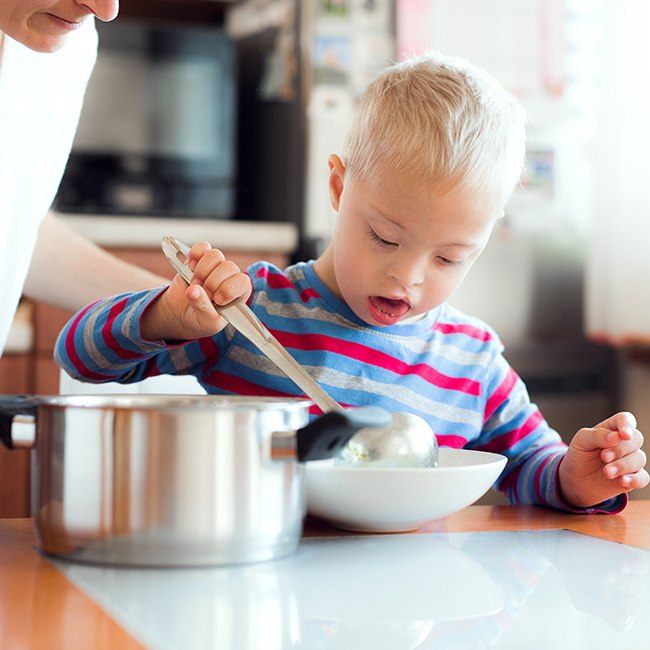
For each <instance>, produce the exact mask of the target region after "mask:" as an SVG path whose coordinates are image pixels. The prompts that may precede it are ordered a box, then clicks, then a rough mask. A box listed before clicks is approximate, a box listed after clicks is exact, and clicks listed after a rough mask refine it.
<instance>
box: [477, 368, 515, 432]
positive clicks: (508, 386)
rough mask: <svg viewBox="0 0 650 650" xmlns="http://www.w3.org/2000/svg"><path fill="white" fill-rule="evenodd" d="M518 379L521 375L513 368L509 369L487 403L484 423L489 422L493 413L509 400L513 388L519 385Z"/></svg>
mask: <svg viewBox="0 0 650 650" xmlns="http://www.w3.org/2000/svg"><path fill="white" fill-rule="evenodd" d="M517 379H519V375H517V373H516V372H515V371H514V370H513V369H512V368H508V372H507V373H506V376H505V377H504V378H503V381H502V382H501V383H500V384H499V386H498V387H497V389H496V390H495V391H494V393H492V395H490V397H489V398H488V400H487V401H486V402H485V413H484V415H483V423H485V422H487V421H488V420H489V419H490V418H491V417H492V415H493V413H494V412H495V411H496V410H497V409H498V408H499V407H500V406H501V405H502V404H503V403H504V402H505V401H506V400H507V399H508V396H509V395H510V392H511V391H512V388H513V386H514V385H515V384H516V383H517Z"/></svg>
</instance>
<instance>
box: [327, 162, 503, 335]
mask: <svg viewBox="0 0 650 650" xmlns="http://www.w3.org/2000/svg"><path fill="white" fill-rule="evenodd" d="M378 178H379V179H380V180H379V181H378V182H374V183H373V182H370V181H368V180H365V179H363V178H359V177H354V176H352V177H346V176H345V168H344V167H343V164H342V162H341V160H340V159H339V158H338V156H332V157H331V158H330V196H331V200H332V205H333V207H334V209H335V210H336V211H337V212H338V223H337V227H336V230H335V233H334V236H333V238H332V242H331V244H330V246H329V248H328V250H327V251H326V252H325V253H324V254H323V256H322V257H321V258H320V259H319V260H318V261H317V262H316V270H317V272H318V273H319V275H320V276H321V279H322V280H323V281H324V282H325V284H326V285H327V286H328V287H329V288H330V289H332V290H333V291H334V292H335V293H336V294H337V295H338V296H339V297H341V298H342V299H343V300H345V302H346V303H347V304H348V306H349V307H350V308H351V309H352V310H353V311H354V313H355V314H356V315H357V316H358V317H359V318H361V319H362V320H363V321H365V322H366V323H368V324H370V325H374V326H382V325H383V326H386V325H393V324H395V323H397V322H400V321H404V320H405V319H410V318H413V317H415V316H418V315H421V314H424V313H426V312H427V311H429V310H431V309H433V308H434V307H437V306H438V305H440V304H442V303H443V302H445V301H446V300H447V299H448V298H449V297H450V296H451V295H452V294H453V293H454V292H455V291H456V289H457V288H458V286H459V285H460V283H461V282H462V280H463V278H464V277H465V274H466V273H467V272H468V271H469V269H470V268H471V266H472V264H473V263H474V262H475V261H476V259H477V258H478V256H479V255H480V253H481V252H482V250H483V248H484V247H485V245H486V243H487V241H488V239H489V237H490V233H491V232H492V228H493V226H494V223H495V220H496V217H498V213H496V211H495V210H494V208H493V207H492V206H487V205H485V202H484V203H483V204H481V202H480V200H477V198H476V197H474V196H470V195H468V194H464V193H462V192H460V191H454V190H452V191H447V190H444V189H442V188H438V189H437V190H436V189H432V188H430V187H427V186H426V185H425V184H423V183H422V182H420V181H418V182H413V181H411V180H409V179H408V178H401V177H399V176H389V175H388V174H383V175H382V174H379V175H378Z"/></svg>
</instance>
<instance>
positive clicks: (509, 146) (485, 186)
mask: <svg viewBox="0 0 650 650" xmlns="http://www.w3.org/2000/svg"><path fill="white" fill-rule="evenodd" d="M524 122H525V117H524V111H523V109H522V107H521V106H520V104H519V103H518V101H517V100H516V99H515V98H514V96H513V95H511V94H510V93H509V92H507V91H506V90H505V89H504V88H503V86H501V84H500V83H499V82H498V81H497V80H496V79H495V78H494V77H492V76H491V75H489V74H488V73H487V72H485V71H483V70H482V69H480V68H478V67H476V66H472V65H470V64H469V63H467V62H466V61H464V60H463V59H460V58H458V57H449V56H444V55H442V54H439V53H429V54H425V55H423V56H418V57H414V58H411V59H408V60H406V61H403V62H401V63H398V64H396V65H393V66H391V67H389V68H388V69H386V70H385V71H384V72H383V73H382V74H381V75H380V76H379V77H378V78H377V79H375V80H374V81H373V82H372V83H371V84H370V85H369V86H368V88H367V89H366V91H365V93H364V94H363V97H362V98H361V102H360V105H359V109H358V112H357V115H356V117H355V119H354V122H353V124H352V127H351V129H350V132H349V134H348V137H347V141H346V146H345V151H344V158H345V164H346V168H347V171H348V173H350V174H352V175H359V176H363V177H364V178H367V179H369V180H378V172H379V168H380V167H381V168H382V170H383V171H387V170H390V171H394V172H398V173H406V174H408V175H409V176H411V177H412V178H415V179H417V180H420V179H421V180H423V181H425V182H435V183H441V184H442V185H443V187H447V188H448V189H462V190H469V191H474V192H481V193H482V196H483V197H485V198H486V199H488V195H489V197H490V199H491V200H494V201H497V202H498V208H499V209H500V208H501V207H503V205H504V204H505V202H506V200H507V199H508V197H509V196H510V194H511V192H512V189H513V187H514V185H515V184H516V183H517V182H518V180H519V175H520V173H521V169H522V166H523V161H524V152H525V130H524Z"/></svg>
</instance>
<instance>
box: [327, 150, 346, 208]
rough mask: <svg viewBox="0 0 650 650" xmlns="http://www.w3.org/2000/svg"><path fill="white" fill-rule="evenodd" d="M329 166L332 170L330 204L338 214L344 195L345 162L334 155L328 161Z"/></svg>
mask: <svg viewBox="0 0 650 650" xmlns="http://www.w3.org/2000/svg"><path fill="white" fill-rule="evenodd" d="M327 164H328V165H329V168H330V180H329V189H330V203H331V204H332V207H333V208H334V210H336V211H337V212H338V209H339V205H340V203H341V194H342V193H343V181H344V178H345V165H344V164H343V161H342V160H341V159H340V158H339V157H338V156H337V155H336V154H332V155H331V156H330V157H329V158H328V159H327Z"/></svg>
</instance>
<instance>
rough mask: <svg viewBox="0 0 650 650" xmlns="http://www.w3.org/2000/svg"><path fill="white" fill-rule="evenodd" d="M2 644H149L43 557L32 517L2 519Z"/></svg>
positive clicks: (130, 649) (97, 648)
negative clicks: (138, 638) (132, 633)
mask: <svg viewBox="0 0 650 650" xmlns="http://www.w3.org/2000/svg"><path fill="white" fill-rule="evenodd" d="M0 620H1V621H2V625H1V626H0V648H2V649H3V650H13V649H14V648H16V649H18V648H30V650H41V649H42V650H57V649H59V648H60V649H62V650H63V649H66V650H67V649H68V648H92V649H93V650H104V649H105V650H112V649H113V648H119V649H120V650H136V649H138V650H139V649H141V648H145V646H144V645H142V644H141V643H139V642H138V641H137V640H136V639H134V638H133V637H132V636H131V635H130V634H129V633H128V632H126V630H124V628H122V627H121V626H120V625H119V624H118V623H117V622H116V621H115V620H114V619H113V618H111V617H110V616H109V615H108V614H107V613H106V612H105V611H104V610H103V609H102V608H101V606H100V605H98V604H97V603H95V602H94V601H93V600H92V599H91V598H89V597H88V596H87V595H86V594H85V593H83V591H81V590H80V589H79V588H78V587H76V586H75V585H74V584H73V583H72V582H70V581H69V580H68V579H67V578H66V577H65V576H64V575H63V574H62V573H60V572H59V571H57V569H56V567H55V566H54V564H52V563H50V562H48V561H47V560H45V559H44V558H43V557H41V556H40V555H39V553H38V551H37V550H36V540H35V536H34V531H33V529H32V522H31V519H2V520H0Z"/></svg>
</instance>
